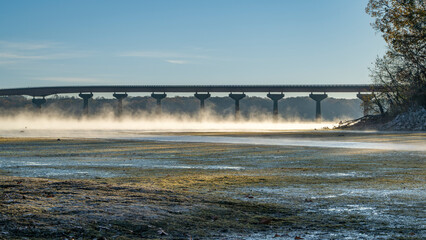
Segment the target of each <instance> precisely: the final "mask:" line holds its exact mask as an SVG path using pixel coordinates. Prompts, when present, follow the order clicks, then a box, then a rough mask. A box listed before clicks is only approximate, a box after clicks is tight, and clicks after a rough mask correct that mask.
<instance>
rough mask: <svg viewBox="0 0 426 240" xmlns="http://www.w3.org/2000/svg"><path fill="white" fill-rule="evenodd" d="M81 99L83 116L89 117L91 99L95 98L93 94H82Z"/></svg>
mask: <svg viewBox="0 0 426 240" xmlns="http://www.w3.org/2000/svg"><path fill="white" fill-rule="evenodd" d="M78 96H79V97H81V98H83V115H84V116H88V115H89V99H91V98H92V97H93V93H80V94H78Z"/></svg>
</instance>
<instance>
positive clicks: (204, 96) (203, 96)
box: [194, 93, 211, 111]
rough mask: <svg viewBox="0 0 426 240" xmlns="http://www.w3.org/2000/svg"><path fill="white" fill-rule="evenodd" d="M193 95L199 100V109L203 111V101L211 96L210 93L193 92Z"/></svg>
mask: <svg viewBox="0 0 426 240" xmlns="http://www.w3.org/2000/svg"><path fill="white" fill-rule="evenodd" d="M194 96H195V97H196V98H197V99H198V100H200V110H201V111H204V101H205V100H206V99H207V98H209V97H210V96H211V95H210V93H195V94H194Z"/></svg>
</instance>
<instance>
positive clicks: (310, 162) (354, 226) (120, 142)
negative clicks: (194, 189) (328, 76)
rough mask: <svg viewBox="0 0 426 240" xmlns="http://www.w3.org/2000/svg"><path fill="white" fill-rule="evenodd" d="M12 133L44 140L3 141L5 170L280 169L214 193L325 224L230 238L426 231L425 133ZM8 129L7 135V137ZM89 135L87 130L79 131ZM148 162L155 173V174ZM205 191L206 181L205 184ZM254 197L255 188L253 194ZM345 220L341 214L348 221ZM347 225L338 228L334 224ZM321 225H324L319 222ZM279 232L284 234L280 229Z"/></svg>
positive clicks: (51, 174)
mask: <svg viewBox="0 0 426 240" xmlns="http://www.w3.org/2000/svg"><path fill="white" fill-rule="evenodd" d="M84 133H85V132H84V131H82V132H73V133H70V132H68V133H67V132H48V133H40V132H37V131H25V132H24V133H17V132H16V131H15V132H10V136H15V137H16V136H17V135H19V134H22V135H23V136H25V137H27V138H28V139H30V137H54V138H55V139H56V138H64V137H65V138H64V139H62V141H55V140H48V139H39V140H36V141H16V142H11V143H5V144H1V145H0V170H1V172H0V173H1V174H6V175H13V176H24V177H46V178H57V179H71V178H111V177H141V176H147V175H148V176H149V174H153V176H154V175H161V174H163V175H166V174H167V175H168V174H171V175H173V174H175V173H178V172H181V171H184V172H183V174H184V175H185V176H186V175H187V176H190V175H191V174H194V175H195V174H200V172H201V173H205V174H206V175H208V174H210V173H223V172H225V173H228V174H237V175H239V176H265V177H275V178H277V179H278V180H279V181H277V182H273V183H270V184H262V182H260V183H247V184H245V185H244V186H238V187H235V188H234V187H229V188H227V189H226V190H221V191H217V192H215V194H217V195H218V196H225V197H229V198H234V199H238V200H242V201H251V202H260V203H274V204H278V205H280V206H283V207H289V206H290V207H291V208H292V209H294V210H295V211H297V212H298V217H300V218H302V219H320V220H321V221H322V222H323V223H321V224H324V226H325V227H324V229H327V230H321V227H316V226H314V225H311V226H303V227H301V226H298V229H297V230H295V229H294V228H292V227H289V226H283V227H282V228H280V229H275V230H274V231H277V232H266V233H251V234H245V235H244V234H243V235H233V234H228V235H227V236H226V237H227V238H228V239H238V238H244V239H272V238H274V234H275V233H277V234H279V235H280V236H281V238H278V239H294V238H295V237H296V236H300V237H303V238H304V239H377V238H383V239H387V238H390V239H392V238H396V237H400V238H407V237H413V238H417V239H422V238H424V237H426V218H425V217H424V216H426V210H425V208H424V206H425V205H426V200H425V199H426V189H425V186H426V185H425V183H426V180H425V165H424V163H425V162H426V155H425V154H424V152H425V151H426V149H425V145H422V141H424V140H422V139H421V138H420V142H419V141H417V140H416V141H412V140H411V138H409V139H408V140H407V138H404V135H397V136H396V138H398V137H399V138H400V141H399V142H400V143H398V141H392V142H379V141H372V140H371V137H374V138H373V139H377V138H380V137H381V136H378V137H377V136H374V134H372V133H368V137H367V136H366V137H365V138H364V140H365V141H362V140H363V139H362V138H361V137H358V138H357V141H353V140H352V139H351V138H350V137H343V138H342V139H341V141H336V140H334V138H314V137H312V138H311V137H308V138H306V137H303V138H302V137H286V136H285V135H284V136H281V135H277V136H273V137H271V138H268V137H264V136H262V135H261V136H259V137H255V136H250V137H247V136H234V135H232V136H193V135H187V134H186V135H184V134H182V135H179V134H175V135H167V134H162V135H160V134H152V133H150V134H148V133H144V132H137V131H136V132H131V133H129V132H120V131H111V132H100V133H96V134H95V133H93V132H92V133H90V134H88V135H87V134H86V135H85V134H84ZM5 135H7V134H4V132H3V136H5ZM81 136H85V137H87V139H74V137H81ZM149 171H151V172H152V173H150V172H149ZM206 191H207V190H206ZM247 196H251V197H250V198H248V197H247ZM341 222H344V223H345V224H346V225H345V224H343V225H344V226H340V225H342V224H341ZM337 223H338V224H340V225H339V226H340V227H336V228H335V229H333V228H332V227H329V226H328V225H330V226H333V224H337ZM321 224H320V225H321ZM274 239H277V238H274Z"/></svg>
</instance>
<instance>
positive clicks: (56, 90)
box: [0, 84, 381, 120]
mask: <svg viewBox="0 0 426 240" xmlns="http://www.w3.org/2000/svg"><path fill="white" fill-rule="evenodd" d="M373 90H374V91H381V88H380V86H378V85H367V84H350V85H343V84H335V85H137V86H123V85H116V86H111V85H110V86H108V85H106V86H58V87H30V88H9V89H0V96H14V95H27V96H32V97H33V100H32V101H33V103H34V105H35V106H36V107H37V108H39V109H41V106H42V105H43V104H44V103H46V99H45V97H47V96H49V95H56V94H73V93H79V96H80V97H81V98H82V99H83V100H84V103H83V113H84V114H86V115H87V114H88V107H89V102H88V101H89V99H90V98H92V97H93V93H113V96H114V97H115V98H116V99H117V100H118V104H117V108H118V109H117V113H118V114H121V112H122V100H123V99H124V98H126V97H127V93H129V92H141V93H142V92H149V93H152V94H151V96H152V97H153V98H155V99H156V100H157V110H158V113H160V112H161V100H162V99H164V98H165V97H167V94H166V93H190V92H192V93H195V94H194V96H195V97H196V98H197V99H199V100H200V110H201V111H202V110H203V109H204V101H205V100H206V99H207V98H209V97H210V96H211V95H210V93H214V92H217V93H224V92H225V93H229V97H230V98H232V99H233V100H234V101H235V117H236V118H238V115H239V102H240V100H241V99H243V98H244V97H246V94H245V93H261V92H264V93H268V94H267V97H268V98H270V99H271V100H272V101H273V110H272V113H273V116H274V118H275V119H276V118H277V117H278V101H279V100H281V99H282V98H284V94H283V93H285V92H306V93H310V94H309V97H310V98H311V99H312V100H314V101H315V102H316V118H317V120H320V119H321V101H322V100H324V99H325V98H327V97H328V96H327V94H326V93H327V92H339V93H343V92H353V93H358V94H357V97H358V98H359V99H361V100H362V101H363V102H364V106H367V102H368V101H369V100H371V97H372V94H371V92H373ZM361 92H362V93H361ZM315 93H317V94H315ZM318 93H321V94H318ZM365 110H366V109H365V108H364V112H365Z"/></svg>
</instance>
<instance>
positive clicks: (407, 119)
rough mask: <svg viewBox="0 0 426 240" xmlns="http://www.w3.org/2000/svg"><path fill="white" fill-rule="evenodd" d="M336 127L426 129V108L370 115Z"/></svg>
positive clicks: (349, 128)
mask: <svg viewBox="0 0 426 240" xmlns="http://www.w3.org/2000/svg"><path fill="white" fill-rule="evenodd" d="M335 129H346V130H358V131H362V130H364V131H365V130H370V131H371V130H376V131H426V110H425V109H424V108H419V109H412V110H410V111H408V112H405V113H401V114H398V115H396V116H393V117H391V116H380V115H369V116H365V117H362V118H359V119H355V120H350V121H346V122H345V123H342V124H339V126H337V127H335Z"/></svg>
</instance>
